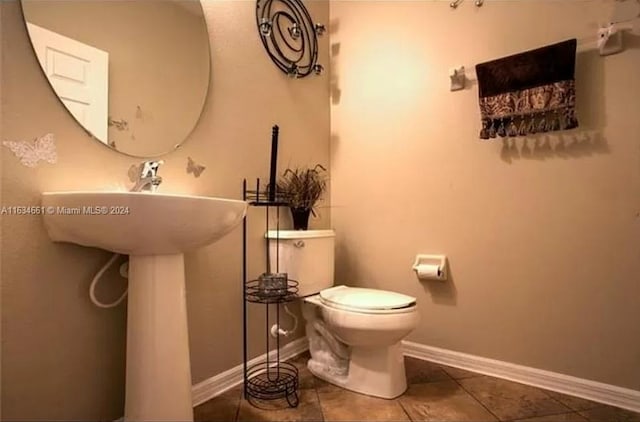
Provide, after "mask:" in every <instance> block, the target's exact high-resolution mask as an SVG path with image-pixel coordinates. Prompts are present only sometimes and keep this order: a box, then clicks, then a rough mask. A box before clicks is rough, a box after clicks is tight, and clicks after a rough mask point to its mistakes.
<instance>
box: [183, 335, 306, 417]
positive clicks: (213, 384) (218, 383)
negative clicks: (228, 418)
mask: <svg viewBox="0 0 640 422" xmlns="http://www.w3.org/2000/svg"><path fill="white" fill-rule="evenodd" d="M308 348H309V343H308V341H307V338H306V337H302V338H299V339H297V340H294V341H292V342H291V343H288V344H286V345H285V346H283V347H282V348H280V359H281V360H287V359H290V358H292V357H294V356H297V355H299V354H300V353H302V352H304V351H306V350H307V349H308ZM266 359H267V354H266V353H264V354H262V355H260V356H258V357H256V358H254V359H251V360H250V361H249V362H247V364H248V365H249V366H250V365H254V364H257V363H260V362H264V361H265V360H266ZM269 359H270V360H271V359H275V351H271V352H270V355H269ZM243 369H244V368H243V364H240V365H238V366H235V367H233V368H231V369H229V370H227V371H224V372H222V373H220V374H218V375H215V376H213V377H211V378H208V379H206V380H204V381H201V382H199V383H197V384H195V385H194V386H193V387H192V388H191V397H192V398H193V407H196V406H198V405H199V404H202V403H204V402H206V401H208V400H211V399H212V398H214V397H215V396H217V395H220V394H222V393H224V392H225V391H227V390H230V389H232V388H233V387H235V386H236V385H239V384H242V382H243Z"/></svg>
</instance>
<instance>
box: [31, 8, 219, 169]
mask: <svg viewBox="0 0 640 422" xmlns="http://www.w3.org/2000/svg"><path fill="white" fill-rule="evenodd" d="M24 15H25V16H26V17H27V19H28V20H29V22H31V23H34V24H36V25H39V26H42V27H44V28H47V29H49V30H51V31H54V32H57V33H59V34H62V35H64V36H67V37H70V38H73V39H75V40H78V41H80V42H83V43H85V44H88V45H91V46H93V47H96V48H99V49H101V50H103V51H106V52H108V53H109V116H110V117H111V118H113V119H114V120H125V121H127V122H128V123H129V129H128V130H119V129H117V128H116V127H115V126H110V127H109V131H108V132H109V133H108V136H109V143H111V142H114V143H115V146H116V148H117V149H118V151H122V152H124V153H126V154H130V155H134V156H137V157H145V156H147V157H148V156H154V155H159V154H164V153H166V152H168V151H171V150H172V149H173V148H174V147H175V145H176V144H177V143H178V142H179V141H180V140H182V139H185V138H186V137H187V136H188V135H189V133H190V132H191V130H192V129H193V127H194V126H195V124H196V122H197V121H198V118H199V117H200V111H201V110H202V104H203V102H204V101H205V100H206V95H207V86H208V83H209V57H208V51H207V49H208V48H209V46H208V43H207V28H206V27H205V25H204V23H203V20H202V16H201V14H194V13H193V12H191V11H189V10H188V9H187V8H184V7H180V6H178V5H177V4H175V3H174V2H170V1H151V2H150V1H137V2H136V1H134V2H132V1H130V0H124V1H122V0H121V1H118V0H94V1H85V2H82V1H80V2H79V1H76V0H54V1H52V0H44V1H41V0H29V1H26V2H25V4H24ZM160 86H164V89H158V87H160ZM138 105H139V106H140V109H141V111H142V116H141V117H137V106H138Z"/></svg>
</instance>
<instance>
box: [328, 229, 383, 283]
mask: <svg viewBox="0 0 640 422" xmlns="http://www.w3.org/2000/svg"><path fill="white" fill-rule="evenodd" d="M339 239H340V235H339V234H336V251H335V270H334V274H340V278H337V277H336V278H335V279H334V285H336V286H339V285H345V286H350V287H368V288H371V289H376V288H378V287H377V286H376V285H375V283H373V280H367V281H368V284H366V283H364V277H363V276H362V274H360V272H359V271H358V268H357V265H355V264H354V263H355V262H357V261H356V260H355V259H354V258H353V257H352V256H351V254H350V252H349V249H348V247H347V245H346V243H344V242H340V241H339ZM338 269H340V271H337V270H338Z"/></svg>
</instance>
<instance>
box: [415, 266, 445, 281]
mask: <svg viewBox="0 0 640 422" xmlns="http://www.w3.org/2000/svg"><path fill="white" fill-rule="evenodd" d="M413 269H414V270H415V272H416V274H417V275H418V278H419V279H420V280H434V279H440V278H442V270H441V269H440V265H438V264H420V265H416V266H415V267H414V268H413Z"/></svg>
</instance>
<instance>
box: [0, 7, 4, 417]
mask: <svg viewBox="0 0 640 422" xmlns="http://www.w3.org/2000/svg"><path fill="white" fill-rule="evenodd" d="M0 34H2V4H0ZM2 44H3V43H2V40H0V81H2V80H3V79H2V67H3V66H2V60H3V58H4V56H3V55H2ZM2 103H3V101H2V84H0V139H2V135H3V132H2V117H1V116H2ZM0 174H2V160H0ZM2 203H3V202H2V183H0V204H2ZM2 219H3V217H2V215H0V256H2ZM0 315H2V259H0ZM1 418H2V324H1V323H0V419H1Z"/></svg>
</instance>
